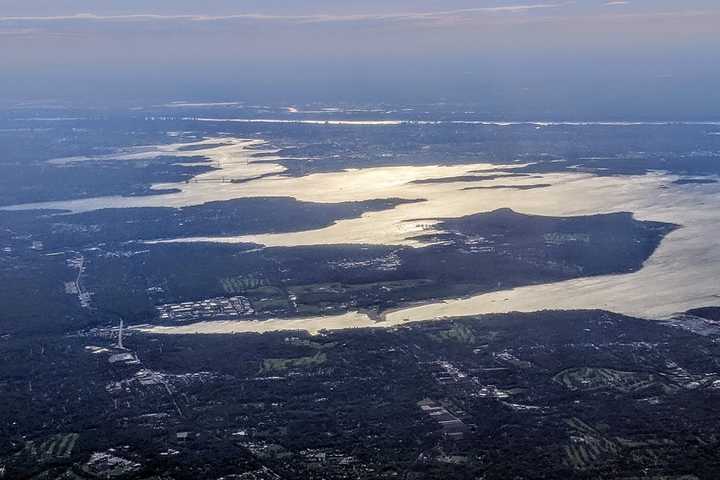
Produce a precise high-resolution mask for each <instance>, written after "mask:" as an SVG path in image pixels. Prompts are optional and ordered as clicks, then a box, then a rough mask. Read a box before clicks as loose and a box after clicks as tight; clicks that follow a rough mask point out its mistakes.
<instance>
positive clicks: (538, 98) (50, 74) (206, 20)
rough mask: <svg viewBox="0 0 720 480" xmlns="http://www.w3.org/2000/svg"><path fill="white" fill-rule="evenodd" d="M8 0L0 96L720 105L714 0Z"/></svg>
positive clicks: (567, 109)
mask: <svg viewBox="0 0 720 480" xmlns="http://www.w3.org/2000/svg"><path fill="white" fill-rule="evenodd" d="M349 3H350V2H339V1H330V0H301V1H298V0H294V1H293V0H265V1H259V0H245V1H229V0H227V1H212V0H210V1H206V2H197V1H194V2H190V1H187V0H176V1H165V0H159V1H153V2H147V1H139V0H125V1H120V0H108V1H104V2H97V1H82V0H27V1H24V2H18V1H16V0H11V1H7V0H0V65H2V67H0V68H2V75H1V76H0V100H4V101H8V100H9V101H17V100H43V99H47V100H72V101H83V102H88V103H94V104H112V103H123V102H127V101H138V102H160V101H168V100H181V99H182V100H195V101H218V100H248V101H267V102H288V103H300V102H312V101H324V102H340V101H343V102H366V103H367V102H372V103H376V102H393V103H413V102H439V101H448V102H457V103H466V104H474V105H477V106H478V107H479V108H480V109H484V111H487V112H488V114H489V115H492V116H496V117H498V116H513V117H522V116H525V117H528V118H529V117H534V118H560V117H562V118H617V117H626V118H641V117H642V118H668V119H679V118H683V119H696V118H713V117H716V116H720V113H719V112H720V108H719V107H720V94H719V93H718V92H717V85H718V84H720V61H718V60H720V55H719V54H718V52H720V28H718V25H720V5H718V2H717V1H716V0H689V1H682V2H679V1H669V0H627V1H607V0H582V1H560V0H558V1H551V0H504V1H500V0H495V1H491V0H475V1H470V0H442V1H440V0H413V1H409V0H398V1H392V0H390V1H388V0H385V1H379V0H368V1H364V2H353V4H352V5H350V4H349Z"/></svg>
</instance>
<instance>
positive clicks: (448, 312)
mask: <svg viewBox="0 0 720 480" xmlns="http://www.w3.org/2000/svg"><path fill="white" fill-rule="evenodd" d="M205 143H206V144H207V145H208V148H207V149H204V150H202V149H201V150H196V151H189V152H187V151H186V152H180V151H178V147H179V145H170V146H163V147H158V148H157V149H155V151H154V152H153V149H144V150H138V151H130V152H126V153H125V155H124V157H119V156H118V155H114V156H112V158H125V159H132V158H138V159H139V158H142V159H147V158H153V157H154V156H157V155H158V154H160V153H161V154H163V155H169V154H171V155H177V156H181V157H192V156H197V155H203V156H206V157H208V158H209V159H210V160H211V161H212V162H213V163H214V164H216V165H219V166H221V167H222V169H221V170H218V171H213V172H209V173H206V174H203V175H200V176H199V177H196V178H197V179H200V180H207V179H222V178H236V179H242V178H253V177H256V176H259V175H270V176H266V177H264V178H261V179H257V180H251V181H249V182H246V183H239V184H238V183H235V184H233V183H212V182H207V183H203V182H202V181H201V182H198V183H177V184H173V183H170V184H158V185H154V188H156V189H167V188H177V189H179V190H180V192H178V193H171V194H166V195H157V196H146V197H117V196H114V197H100V198H93V199H82V200H73V201H62V202H44V203H38V204H26V205H18V206H14V207H10V208H13V209H21V208H23V209H24V208H58V209H69V210H72V211H87V210H93V209H98V208H108V207H144V206H173V207H179V206H186V205H196V204H201V203H204V202H208V201H217V200H228V199H232V198H241V197H257V196H291V197H295V198H297V199H298V200H303V201H312V202H344V201H363V200H372V199H378V198H391V197H395V198H405V199H424V201H422V202H418V203H410V204H403V205H400V206H398V207H396V208H394V209H391V210H385V211H380V212H368V213H366V214H364V215H362V216H361V217H360V218H355V219H348V220H342V221H339V222H337V223H335V224H333V225H331V226H329V227H326V228H322V229H317V230H308V231H302V232H291V233H282V234H266V235H247V236H236V237H222V238H194V239H176V240H173V241H217V242H228V243H233V242H236V243H237V242H254V243H259V244H262V245H268V246H292V245H318V244H339V243H343V244H348V243H355V244H397V245H410V246H418V245H417V243H416V242H415V241H413V240H409V239H408V237H412V236H414V235H417V234H418V233H420V232H421V231H423V229H428V228H432V225H433V224H434V223H435V222H434V221H433V220H432V219H434V218H451V217H459V216H464V215H469V214H473V213H478V212H484V211H490V210H494V209H496V208H501V207H509V208H512V209H514V210H516V211H519V212H522V213H527V214H537V215H551V216H570V215H588V214H596V213H610V212H618V211H630V212H633V213H634V214H635V216H636V218H638V219H640V220H654V221H662V222H670V223H676V224H679V225H682V228H681V229H678V230H676V231H674V232H672V233H671V234H669V235H668V236H667V237H666V239H665V240H664V241H663V242H662V243H661V245H660V247H659V248H658V249H657V250H656V252H655V253H654V254H653V255H652V257H651V258H650V259H649V260H648V261H647V262H646V264H645V265H644V267H643V268H642V269H641V270H640V271H638V272H635V273H631V274H622V275H609V276H603V277H591V278H582V279H575V280H568V281H564V282H558V283H554V284H543V285H533V286H527V287H521V288H516V289H513V290H507V291H500V292H493V293H488V294H481V295H475V296H471V297H468V298H463V299H451V300H446V301H438V302H431V303H428V304H424V305H418V306H411V307H407V308H402V309H398V310H395V311H391V312H386V315H385V320H384V321H383V322H381V323H377V322H376V321H375V320H373V319H371V318H369V317H368V316H367V315H365V314H364V313H360V312H348V313H346V314H343V315H336V316H325V317H313V318H298V319H275V320H269V321H267V320H266V321H227V322H200V323H195V324H190V325H182V326H176V327H148V328H146V330H148V331H152V332H156V333H195V332H197V333H222V332H248V331H252V332H263V331H269V330H283V329H303V330H309V331H312V332H315V331H318V330H320V329H337V328H347V327H365V326H391V325H397V324H401V323H404V322H407V321H420V320H432V319H438V318H444V317H451V316H463V315H472V314H480V313H493V312H508V311H536V310H543V309H581V308H603V309H607V310H612V311H615V312H619V313H625V314H629V315H634V316H639V317H645V318H664V317H667V316H670V315H672V314H673V313H676V312H679V311H684V310H687V309H689V308H692V307H698V306H704V305H713V304H720V282H718V280H717V279H718V278H720V243H718V242H717V241H716V238H717V236H718V233H720V227H719V225H720V184H690V185H674V184H673V183H672V182H673V180H675V179H677V177H675V176H671V175H667V174H664V173H650V174H647V175H642V176H607V177H598V176H593V175H589V174H582V173H556V174H543V175H541V176H535V177H522V176H518V177H506V178H499V179H495V180H487V181H483V182H469V183H467V182H466V183H463V182H454V183H433V184H415V183H412V182H413V181H414V180H419V179H427V178H439V177H453V176H460V175H467V174H473V173H472V172H475V173H474V174H478V173H477V171H482V170H489V169H492V168H498V165H490V164H473V165H454V166H419V167H413V166H403V167H376V168H365V169H357V170H347V171H341V172H332V173H319V174H313V175H307V176H304V177H288V176H283V175H281V173H282V172H283V171H284V168H283V167H282V166H281V165H279V164H277V163H272V160H273V158H274V157H272V156H270V157H267V156H266V157H262V160H263V162H262V163H260V162H258V159H257V158H254V157H253V156H252V154H253V153H256V152H257V151H258V149H260V150H261V149H262V142H259V141H248V140H236V139H228V138H222V139H219V140H218V139H208V140H206V141H205ZM217 143H223V145H222V146H219V147H218V146H214V147H213V148H210V146H211V145H215V144H217ZM81 160H82V159H64V160H62V161H64V162H67V161H81ZM267 160H271V162H266V161H267ZM297 161H303V160H297ZM509 168H510V167H509ZM479 174H481V173H479ZM538 177H539V178H538ZM538 183H542V184H550V186H549V187H546V188H540V189H533V190H513V189H483V190H463V189H464V188H467V187H474V186H493V185H506V186H513V185H529V184H538Z"/></svg>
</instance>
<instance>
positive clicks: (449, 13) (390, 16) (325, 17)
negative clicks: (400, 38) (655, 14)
mask: <svg viewBox="0 0 720 480" xmlns="http://www.w3.org/2000/svg"><path fill="white" fill-rule="evenodd" d="M565 5H567V4H566V3H559V4H528V5H507V6H502V7H477V8H464V9H456V10H442V11H430V12H396V13H366V14H351V15H340V14H313V15H272V14H264V13H239V14H228V15H204V14H192V15H160V14H145V13H139V14H127V15H97V14H93V13H79V14H73V15H55V16H9V17H0V22H3V23H14V24H19V23H45V22H49V23H52V22H163V21H186V22H222V21H229V20H255V21H277V22H295V23H325V22H364V21H403V20H431V19H435V18H437V19H442V18H445V17H454V16H463V15H475V14H503V13H505V14H513V13H523V12H530V11H533V10H541V9H552V8H559V7H562V6H565Z"/></svg>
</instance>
